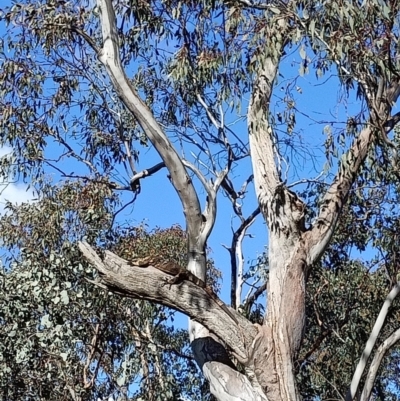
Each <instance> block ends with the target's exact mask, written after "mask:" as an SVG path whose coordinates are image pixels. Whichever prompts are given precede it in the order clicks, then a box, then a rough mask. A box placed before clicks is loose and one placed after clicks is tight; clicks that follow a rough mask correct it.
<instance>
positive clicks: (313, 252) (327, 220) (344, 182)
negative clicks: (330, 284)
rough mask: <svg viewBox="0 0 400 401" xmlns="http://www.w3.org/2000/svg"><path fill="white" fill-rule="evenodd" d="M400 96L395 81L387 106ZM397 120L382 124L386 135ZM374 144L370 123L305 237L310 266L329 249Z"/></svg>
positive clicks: (393, 118) (387, 92) (388, 96)
mask: <svg viewBox="0 0 400 401" xmlns="http://www.w3.org/2000/svg"><path fill="white" fill-rule="evenodd" d="M399 95H400V84H399V83H398V82H397V81H395V82H393V83H391V85H389V88H388V89H387V91H386V102H387V104H389V105H392V104H394V103H395V102H396V101H397V99H398V97H399ZM397 118H398V116H397V114H395V115H394V116H393V117H392V118H389V119H388V121H386V122H385V123H384V124H382V126H383V127H384V129H385V131H386V133H385V135H386V134H387V133H389V132H390V130H391V129H392V128H393V121H396V120H397ZM374 140H375V135H374V128H373V127H372V124H371V123H369V124H368V125H367V127H365V128H364V129H363V130H362V131H361V132H360V134H359V136H358V137H357V138H356V139H355V140H354V142H353V145H352V146H351V148H350V150H349V151H348V152H347V153H346V154H345V155H344V156H343V157H342V161H341V164H340V166H339V172H338V173H337V175H336V177H335V179H334V180H333V182H332V184H331V186H330V187H329V188H328V190H327V191H326V193H325V196H324V197H323V199H322V203H321V208H320V213H319V215H318V217H317V219H316V221H315V223H314V224H313V227H312V229H311V230H310V231H308V232H307V233H305V235H304V238H305V239H306V242H307V247H308V248H309V249H310V252H309V254H308V256H307V264H308V265H309V266H311V265H312V264H313V263H314V262H315V261H316V260H318V259H319V257H320V256H321V255H322V253H323V252H324V250H325V248H326V246H327V245H328V243H329V241H330V238H331V236H332V234H333V230H334V228H335V226H336V222H337V220H338V218H339V215H340V213H341V211H342V208H343V205H344V204H345V202H346V200H347V197H348V195H349V193H350V189H351V187H352V185H353V182H354V180H355V177H356V175H357V172H358V171H359V168H360V166H361V165H362V163H363V162H364V160H365V158H366V157H367V154H368V151H369V149H370V148H371V146H372V144H373V143H374Z"/></svg>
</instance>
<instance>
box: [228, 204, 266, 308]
mask: <svg viewBox="0 0 400 401" xmlns="http://www.w3.org/2000/svg"><path fill="white" fill-rule="evenodd" d="M260 212H261V209H260V208H259V207H258V208H257V209H255V210H254V211H253V212H252V213H251V214H250V216H248V217H247V218H246V219H244V220H243V221H242V223H241V224H240V226H239V227H238V229H237V230H236V231H235V233H234V234H233V237H232V243H231V247H230V248H229V249H228V251H229V254H230V257H231V271H232V278H231V305H232V306H233V307H235V308H238V307H239V305H240V298H241V293H242V287H243V266H242V264H243V261H241V260H240V259H241V244H242V241H243V238H244V236H245V235H246V231H247V229H248V228H249V227H250V226H251V225H252V224H253V223H254V221H255V219H256V217H257V216H258V215H259V214H260ZM238 262H239V266H238Z"/></svg>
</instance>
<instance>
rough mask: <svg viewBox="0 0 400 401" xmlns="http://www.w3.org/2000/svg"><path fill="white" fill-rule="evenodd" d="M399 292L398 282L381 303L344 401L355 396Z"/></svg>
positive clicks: (350, 400)
mask: <svg viewBox="0 0 400 401" xmlns="http://www.w3.org/2000/svg"><path fill="white" fill-rule="evenodd" d="M399 292H400V282H398V283H397V284H396V285H395V286H394V287H393V289H392V290H391V291H390V293H389V295H388V296H387V297H386V300H385V302H384V303H383V306H382V308H381V311H380V312H379V315H378V317H377V319H376V322H375V325H374V327H373V329H372V332H371V334H370V336H369V338H368V341H367V344H366V345H365V349H364V351H363V353H362V355H361V358H360V361H359V362H358V365H357V369H356V371H355V372H354V375H353V380H352V381H351V385H350V389H349V391H348V392H347V394H346V401H352V400H353V399H354V397H355V395H356V392H357V389H358V386H359V385H360V380H361V376H362V374H363V373H364V369H365V366H366V364H367V361H368V358H369V356H370V355H371V352H372V349H373V347H374V345H375V343H376V340H377V339H378V336H379V333H380V331H381V329H382V326H383V324H384V323H385V319H386V316H387V314H388V312H389V308H390V306H391V305H392V303H393V301H394V299H395V298H396V297H397V295H398V294H399ZM374 360H375V359H374ZM371 368H372V365H371ZM371 368H370V369H371Z"/></svg>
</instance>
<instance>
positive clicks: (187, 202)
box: [97, 0, 203, 251]
mask: <svg viewBox="0 0 400 401" xmlns="http://www.w3.org/2000/svg"><path fill="white" fill-rule="evenodd" d="M97 3H98V6H99V9H100V18H101V25H102V34H103V48H102V49H101V50H100V51H99V52H98V57H99V60H100V61H101V62H102V63H103V65H104V66H105V67H106V69H107V72H108V74H109V76H110V79H111V81H112V83H113V86H114V89H115V90H116V92H117V93H118V96H119V97H120V99H121V100H122V101H123V103H124V104H125V106H126V107H127V109H128V110H129V111H130V112H131V113H132V114H133V115H134V116H135V118H136V119H137V121H138V123H139V124H140V126H141V128H142V129H143V131H144V133H145V134H146V136H147V137H148V138H149V140H150V141H151V143H152V144H153V145H154V147H155V148H156V150H157V152H158V153H159V155H160V156H161V158H162V160H163V161H164V163H165V165H166V167H167V168H168V170H169V173H170V177H171V182H172V184H173V186H174V188H175V190H176V191H177V193H178V195H179V198H180V200H181V202H182V205H183V210H184V214H185V218H186V224H187V230H188V241H189V247H190V249H192V250H193V251H196V250H197V251H199V248H202V246H203V244H198V242H197V239H198V233H199V229H200V227H201V225H202V217H201V209H200V202H199V199H198V197H197V193H196V191H195V189H194V186H193V184H192V181H191V179H190V177H189V176H188V174H187V171H186V169H185V167H184V165H183V164H182V161H181V159H180V157H179V155H178V153H177V152H176V150H175V149H174V147H173V146H172V144H171V142H170V140H169V139H168V137H167V136H166V134H165V133H164V131H163V130H162V129H161V127H160V125H159V124H158V123H157V121H156V120H155V118H154V116H153V114H152V112H151V111H150V109H149V108H148V107H147V106H146V105H145V104H144V103H143V101H142V100H141V99H140V97H139V96H138V94H137V93H136V91H135V88H134V87H133V86H132V84H131V82H130V81H129V79H128V78H127V76H126V74H125V71H124V69H123V67H122V64H121V59H120V54H119V42H118V32H117V27H116V17H115V12H114V9H113V6H112V2H111V0H98V2H97Z"/></svg>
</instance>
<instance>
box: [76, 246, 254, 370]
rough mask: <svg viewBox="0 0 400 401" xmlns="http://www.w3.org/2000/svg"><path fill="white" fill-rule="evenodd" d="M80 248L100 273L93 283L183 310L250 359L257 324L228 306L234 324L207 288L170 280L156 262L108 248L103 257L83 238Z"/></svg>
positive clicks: (243, 360) (240, 356)
mask: <svg viewBox="0 0 400 401" xmlns="http://www.w3.org/2000/svg"><path fill="white" fill-rule="evenodd" d="M79 248H80V250H81V252H82V253H83V255H84V257H85V258H86V260H87V261H88V262H89V263H90V264H92V265H94V267H95V268H96V269H97V270H98V271H99V272H100V273H101V276H100V278H99V280H98V281H96V282H94V284H96V285H99V286H100V287H103V288H106V289H108V290H110V291H113V292H115V293H118V294H120V295H123V296H128V297H132V298H139V299H145V300H148V301H153V302H157V303H159V304H162V305H164V306H167V307H169V308H172V309H175V310H178V311H180V312H182V313H184V314H185V315H187V316H189V317H190V318H191V319H193V320H195V321H197V322H199V323H201V324H202V325H204V326H205V327H206V328H207V329H208V330H210V331H212V332H213V333H214V334H216V335H217V336H218V337H219V338H222V339H224V342H225V343H226V344H227V345H228V347H229V348H230V349H231V350H232V351H233V352H234V354H235V356H236V357H237V358H238V360H239V361H240V362H242V363H245V362H246V361H247V358H248V356H247V351H246V348H249V347H250V344H251V342H252V341H253V339H254V337H255V336H256V334H257V330H256V328H255V327H254V326H253V325H252V324H251V323H250V322H249V321H248V320H247V319H246V318H244V317H243V316H242V315H240V314H239V313H237V312H236V311H234V310H233V309H229V311H230V312H231V313H232V314H234V316H235V318H236V320H237V321H238V324H235V322H234V321H233V320H232V318H231V317H230V316H229V314H228V313H226V312H225V310H224V308H222V307H221V306H220V305H219V303H218V302H217V301H216V300H214V299H213V298H212V297H210V295H209V294H208V293H207V291H205V290H204V288H202V287H200V286H198V285H196V284H194V283H192V282H191V281H188V280H183V281H182V282H180V283H179V284H169V283H167V281H168V280H169V279H171V276H170V275H168V274H166V273H163V272H161V271H160V270H158V269H156V268H155V267H154V266H151V265H150V266H147V267H145V268H144V267H139V266H135V265H133V264H129V263H128V262H127V261H126V260H124V259H122V258H120V257H119V256H117V255H115V254H113V253H111V252H108V251H106V252H105V258H104V259H103V260H102V259H101V258H100V257H99V255H97V254H96V252H95V250H94V249H93V248H92V247H91V246H90V245H89V244H87V243H85V242H81V243H80V244H79ZM221 302H222V301H221ZM244 342H245V343H244ZM246 344H247V346H246Z"/></svg>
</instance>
